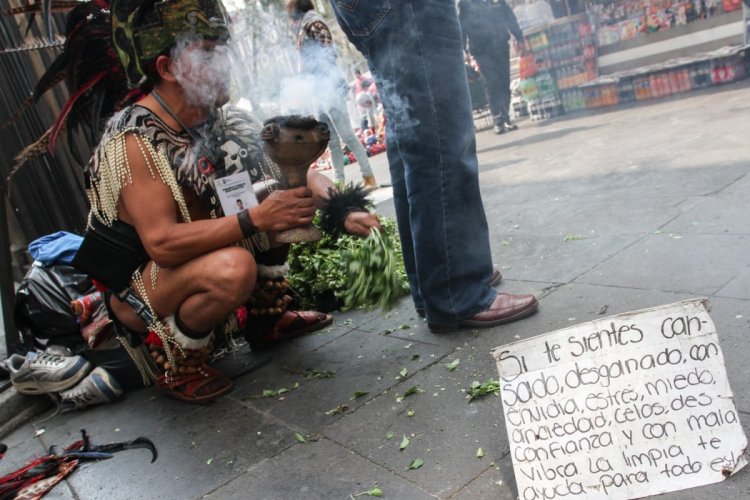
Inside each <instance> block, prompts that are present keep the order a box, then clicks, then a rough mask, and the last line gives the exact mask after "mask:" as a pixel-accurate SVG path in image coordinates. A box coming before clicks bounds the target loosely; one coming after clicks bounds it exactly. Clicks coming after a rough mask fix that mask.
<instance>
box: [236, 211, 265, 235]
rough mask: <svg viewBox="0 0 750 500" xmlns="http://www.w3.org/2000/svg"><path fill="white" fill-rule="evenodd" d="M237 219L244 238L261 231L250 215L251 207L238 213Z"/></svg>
mask: <svg viewBox="0 0 750 500" xmlns="http://www.w3.org/2000/svg"><path fill="white" fill-rule="evenodd" d="M237 221H238V222H239V223H240V230H241V231H242V237H243V238H250V237H251V236H255V235H256V234H258V233H259V232H260V231H258V228H257V226H256V225H255V224H253V219H252V218H251V217H250V209H249V208H246V209H245V210H241V211H240V212H238V213H237Z"/></svg>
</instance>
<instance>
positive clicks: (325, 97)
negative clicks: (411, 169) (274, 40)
mask: <svg viewBox="0 0 750 500" xmlns="http://www.w3.org/2000/svg"><path fill="white" fill-rule="evenodd" d="M286 11H287V16H288V17H289V22H290V26H291V29H292V32H293V35H294V37H295V45H296V47H297V50H298V51H299V56H300V72H301V73H302V74H304V75H309V76H311V77H312V78H313V79H314V81H315V93H316V95H315V96H313V97H315V98H316V99H317V101H318V102H319V103H320V105H321V108H322V109H321V113H320V116H319V117H318V118H319V119H320V121H322V122H325V123H326V124H327V125H328V127H329V129H330V131H331V140H330V142H329V147H330V150H331V162H332V163H333V168H334V172H335V179H336V182H338V183H345V182H346V179H345V176H344V157H343V154H342V152H341V143H340V140H339V137H340V138H341V140H343V141H344V144H346V145H347V146H348V147H349V149H350V150H351V151H352V153H354V157H355V158H356V159H357V163H359V168H360V170H361V172H362V180H363V182H364V185H365V188H366V189H369V190H372V189H375V188H377V187H378V185H377V182H376V181H375V176H374V175H373V173H372V167H371V166H370V161H369V160H368V159H367V153H366V151H365V148H364V147H363V146H362V144H360V142H359V141H358V140H357V137H356V136H355V135H354V131H353V130H352V126H351V123H350V122H349V113H348V111H347V109H346V96H347V87H346V80H345V79H344V75H343V73H342V72H341V70H339V68H338V66H336V47H335V46H334V45H333V37H332V36H331V30H330V29H329V28H328V25H327V24H326V23H325V21H324V20H323V18H322V17H321V16H320V14H318V12H317V11H316V10H315V6H314V5H313V2H312V0H287V2H286Z"/></svg>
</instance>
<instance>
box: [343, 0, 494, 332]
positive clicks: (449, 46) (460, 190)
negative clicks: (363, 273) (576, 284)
mask: <svg viewBox="0 0 750 500" xmlns="http://www.w3.org/2000/svg"><path fill="white" fill-rule="evenodd" d="M331 3H332V5H333V8H334V11H335V12H336V16H337V18H338V20H339V24H340V25H341V27H342V28H343V30H344V32H345V33H346V34H347V36H348V37H349V40H350V41H351V42H352V43H353V44H354V45H355V46H356V47H357V48H358V49H359V50H360V52H362V54H363V55H364V56H365V57H366V58H367V61H368V63H369V65H370V70H371V71H372V73H373V75H374V77H375V80H376V82H377V84H378V89H379V92H380V96H381V99H382V101H383V107H384V109H385V114H386V117H387V120H388V122H387V131H386V133H387V135H386V140H387V145H388V161H389V163H390V171H391V181H392V183H393V196H394V203H395V207H396V219H397V222H398V228H399V234H400V235H401V244H402V248H403V251H404V263H405V265H406V272H407V275H408V276H409V284H410V285H411V293H412V298H413V299H414V304H415V306H416V307H418V308H424V309H425V312H426V314H427V319H428V321H429V322H430V323H436V324H440V323H450V322H455V321H456V320H461V319H466V318H469V317H471V316H473V315H475V314H476V313H478V312H480V311H482V310H484V309H487V308H488V307H489V305H490V304H491V303H492V301H493V300H494V298H495V295H496V292H495V290H494V289H492V288H491V287H490V286H489V284H488V283H489V281H490V276H491V274H492V260H491V259H492V257H491V253H490V242H489V232H488V228H487V219H486V216H485V213H484V206H483V205H482V198H481V195H480V192H479V171H478V165H477V155H476V142H475V135H474V122H473V118H472V113H471V101H470V97H469V86H468V82H467V79H466V72H465V70H464V60H463V48H462V41H461V29H460V27H459V24H458V15H457V13H456V3H455V0H390V1H389V0H331Z"/></svg>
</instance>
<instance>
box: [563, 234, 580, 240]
mask: <svg viewBox="0 0 750 500" xmlns="http://www.w3.org/2000/svg"><path fill="white" fill-rule="evenodd" d="M582 239H583V235H582V234H566V235H565V237H564V238H563V241H575V240H582Z"/></svg>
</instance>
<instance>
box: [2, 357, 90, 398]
mask: <svg viewBox="0 0 750 500" xmlns="http://www.w3.org/2000/svg"><path fill="white" fill-rule="evenodd" d="M5 366H6V367H7V368H8V372H9V373H10V380H11V382H12V383H13V386H14V387H15V388H16V390H17V391H18V392H20V393H21V394H44V393H47V392H60V391H64V390H66V389H70V388H71V387H73V386H74V385H76V384H77V383H78V382H79V381H80V380H81V379H82V378H83V377H85V376H86V374H87V373H88V372H90V371H91V368H92V366H91V363H89V362H88V361H86V359H84V358H83V357H81V356H59V355H56V354H49V353H46V352H39V353H36V352H29V353H27V354H26V356H25V357H24V356H20V355H18V354H14V355H13V356H11V357H10V358H9V359H8V361H7V362H6V364H5Z"/></svg>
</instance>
